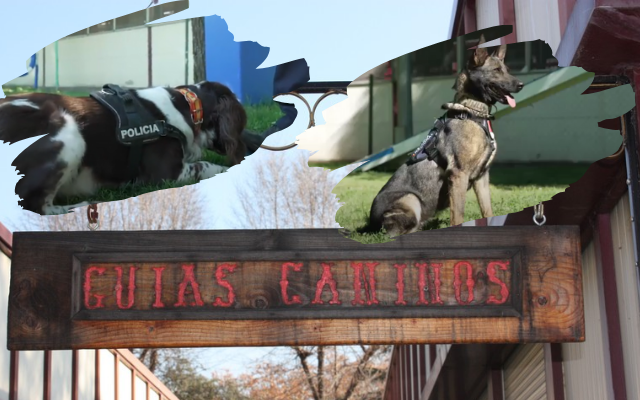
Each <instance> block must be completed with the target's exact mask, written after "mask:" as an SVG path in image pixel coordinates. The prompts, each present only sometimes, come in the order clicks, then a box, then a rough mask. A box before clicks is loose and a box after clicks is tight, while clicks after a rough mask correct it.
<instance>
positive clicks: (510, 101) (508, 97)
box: [505, 95, 516, 108]
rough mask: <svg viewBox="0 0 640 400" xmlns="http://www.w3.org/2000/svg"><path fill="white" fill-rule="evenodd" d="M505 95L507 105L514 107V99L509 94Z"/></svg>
mask: <svg viewBox="0 0 640 400" xmlns="http://www.w3.org/2000/svg"><path fill="white" fill-rule="evenodd" d="M505 97H506V98H507V102H508V103H509V106H511V108H516V99H514V98H513V97H511V96H509V95H506V96H505Z"/></svg>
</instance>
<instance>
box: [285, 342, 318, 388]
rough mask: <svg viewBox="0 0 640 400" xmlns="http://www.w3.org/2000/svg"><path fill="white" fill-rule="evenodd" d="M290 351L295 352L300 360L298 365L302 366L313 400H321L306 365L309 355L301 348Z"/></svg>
mask: <svg viewBox="0 0 640 400" xmlns="http://www.w3.org/2000/svg"><path fill="white" fill-rule="evenodd" d="M292 349H293V350H294V351H295V352H296V355H297V356H298V359H299V360H300V365H301V366H302V370H303V371H304V374H305V376H306V377H307V382H308V383H309V388H310V389H311V393H313V398H314V400H322V398H321V397H320V395H319V394H318V390H317V388H316V386H315V385H314V384H313V376H312V375H311V371H309V365H308V364H307V357H309V356H310V355H311V354H310V353H309V352H308V351H306V350H304V349H303V348H302V347H298V346H294V347H292Z"/></svg>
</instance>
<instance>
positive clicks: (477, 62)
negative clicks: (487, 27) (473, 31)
mask: <svg viewBox="0 0 640 400" xmlns="http://www.w3.org/2000/svg"><path fill="white" fill-rule="evenodd" d="M484 43H486V39H485V38H484V34H482V35H480V40H479V41H478V46H480V45H482V44H484ZM487 57H489V53H488V52H487V49H486V48H485V47H482V48H480V47H476V51H475V52H474V53H473V57H472V58H471V59H470V60H469V67H470V68H473V67H480V66H482V65H483V64H484V62H485V61H486V59H487Z"/></svg>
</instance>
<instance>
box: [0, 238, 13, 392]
mask: <svg viewBox="0 0 640 400" xmlns="http://www.w3.org/2000/svg"><path fill="white" fill-rule="evenodd" d="M10 273H11V262H10V259H9V257H7V256H6V255H5V254H4V253H3V252H2V251H0V294H1V295H0V318H2V321H6V320H7V318H6V316H7V304H8V301H9V278H10ZM3 326H5V325H4V324H3ZM5 343H7V329H6V327H5V328H2V329H0V399H8V398H9V375H10V370H11V367H10V365H11V364H10V359H11V358H10V357H11V353H10V352H9V350H7V346H6V345H5Z"/></svg>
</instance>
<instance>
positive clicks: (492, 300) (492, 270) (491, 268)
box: [487, 261, 509, 304]
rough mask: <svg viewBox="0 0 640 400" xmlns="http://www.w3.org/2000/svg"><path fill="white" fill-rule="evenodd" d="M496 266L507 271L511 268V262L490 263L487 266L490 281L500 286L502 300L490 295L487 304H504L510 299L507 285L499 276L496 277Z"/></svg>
mask: <svg viewBox="0 0 640 400" xmlns="http://www.w3.org/2000/svg"><path fill="white" fill-rule="evenodd" d="M496 266H497V267H498V268H499V269H501V270H503V271H506V270H507V269H508V267H509V261H507V262H500V261H491V262H490V263H489V265H488V266H487V276H488V277H489V281H490V282H493V283H495V284H497V285H500V296H501V297H500V300H498V299H497V298H496V296H494V295H489V299H488V300H487V304H504V303H505V302H506V301H507V299H508V298H509V288H508V287H507V285H506V284H505V283H504V282H502V281H501V280H500V279H499V278H498V277H497V276H496Z"/></svg>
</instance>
